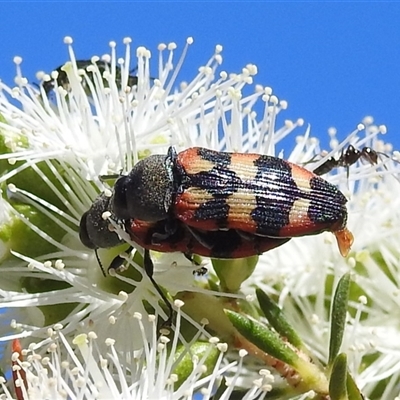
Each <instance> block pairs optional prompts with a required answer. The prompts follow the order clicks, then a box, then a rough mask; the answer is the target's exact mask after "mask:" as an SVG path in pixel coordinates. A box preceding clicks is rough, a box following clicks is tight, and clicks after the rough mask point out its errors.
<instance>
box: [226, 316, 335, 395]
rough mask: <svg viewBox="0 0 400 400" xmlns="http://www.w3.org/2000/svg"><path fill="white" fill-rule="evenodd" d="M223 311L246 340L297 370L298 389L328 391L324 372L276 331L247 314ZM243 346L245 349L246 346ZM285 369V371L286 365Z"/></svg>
mask: <svg viewBox="0 0 400 400" xmlns="http://www.w3.org/2000/svg"><path fill="white" fill-rule="evenodd" d="M225 313H226V315H227V316H228V318H229V320H230V321H231V323H232V324H233V326H234V327H235V328H236V329H237V330H238V331H239V333H240V334H241V335H242V336H244V337H245V338H246V339H247V341H249V342H251V344H252V345H255V346H256V347H258V349H260V350H262V351H264V352H265V353H267V354H268V355H270V356H272V357H274V358H276V359H277V360H279V361H283V362H284V363H286V364H288V365H289V366H291V367H292V368H293V369H294V370H296V371H297V372H298V375H299V384H298V385H297V386H296V388H297V389H298V390H303V391H307V390H314V391H315V392H317V393H327V392H328V381H327V379H326V376H325V374H324V373H323V372H322V371H321V370H320V369H319V368H318V366H316V365H315V364H313V363H312V362H311V361H309V360H308V359H307V358H303V357H300V356H299V355H298V354H297V353H296V351H295V350H293V349H292V347H291V345H289V344H288V343H287V342H286V341H284V340H283V339H281V337H280V336H279V335H278V334H277V333H276V332H274V331H272V330H270V329H268V328H267V327H266V326H264V325H262V324H261V323H260V322H258V321H256V320H253V319H250V318H248V317H247V316H243V315H241V314H238V313H235V312H233V311H229V310H225ZM243 348H245V349H246V346H244V347H243ZM279 364H280V363H277V364H276V365H279ZM281 367H282V365H281ZM285 370H286V373H287V368H286V366H285Z"/></svg>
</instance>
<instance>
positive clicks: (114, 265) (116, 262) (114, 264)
mask: <svg viewBox="0 0 400 400" xmlns="http://www.w3.org/2000/svg"><path fill="white" fill-rule="evenodd" d="M132 249H133V247H132V246H129V247H128V248H127V249H126V251H125V253H127V254H129V253H130V252H131V251H132ZM124 261H125V259H124V258H122V257H121V256H116V257H115V258H114V259H113V260H112V261H111V264H110V266H109V267H108V269H107V271H108V272H110V270H112V269H113V270H114V271H119V270H120V268H121V266H122V264H123V263H124ZM102 269H103V268H102Z"/></svg>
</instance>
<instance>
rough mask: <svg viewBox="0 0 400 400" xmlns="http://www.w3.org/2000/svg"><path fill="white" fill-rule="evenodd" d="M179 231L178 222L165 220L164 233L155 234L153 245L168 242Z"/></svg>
mask: <svg viewBox="0 0 400 400" xmlns="http://www.w3.org/2000/svg"><path fill="white" fill-rule="evenodd" d="M177 230H178V226H177V223H176V220H175V219H173V218H168V219H166V220H165V224H164V232H154V233H153V234H152V236H151V242H152V243H153V244H160V243H162V242H165V241H167V240H168V239H169V238H170V237H171V236H173V235H174V234H175V233H176V232H177Z"/></svg>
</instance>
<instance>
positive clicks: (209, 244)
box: [186, 225, 215, 249]
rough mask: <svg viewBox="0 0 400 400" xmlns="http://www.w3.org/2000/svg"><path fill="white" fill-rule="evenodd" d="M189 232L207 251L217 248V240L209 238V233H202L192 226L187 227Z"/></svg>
mask: <svg viewBox="0 0 400 400" xmlns="http://www.w3.org/2000/svg"><path fill="white" fill-rule="evenodd" d="M186 228H187V230H188V231H189V232H190V233H191V234H192V236H193V237H194V238H195V240H196V241H198V242H199V243H200V244H201V245H202V246H204V247H206V248H207V249H212V248H213V247H214V246H215V238H214V237H213V236H211V237H210V236H207V233H202V232H200V231H198V230H197V229H194V228H192V227H190V226H188V225H187V226H186Z"/></svg>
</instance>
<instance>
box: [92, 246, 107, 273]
mask: <svg viewBox="0 0 400 400" xmlns="http://www.w3.org/2000/svg"><path fill="white" fill-rule="evenodd" d="M94 254H96V259H97V262H98V263H99V267H100V269H101V272H102V273H103V276H104V278H106V277H107V275H106V271H104V268H103V264H102V263H101V260H100V257H99V253H98V252H97V249H94Z"/></svg>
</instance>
